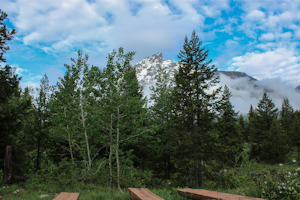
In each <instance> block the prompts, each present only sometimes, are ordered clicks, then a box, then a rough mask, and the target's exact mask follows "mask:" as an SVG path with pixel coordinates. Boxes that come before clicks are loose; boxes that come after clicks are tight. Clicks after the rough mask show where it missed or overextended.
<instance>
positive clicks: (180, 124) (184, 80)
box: [171, 31, 221, 187]
mask: <svg viewBox="0 0 300 200" xmlns="http://www.w3.org/2000/svg"><path fill="white" fill-rule="evenodd" d="M201 44H202V42H200V41H199V38H198V36H196V33H195V31H193V33H192V37H191V40H190V41H189V40H188V39H187V37H185V42H184V45H183V50H180V53H179V55H178V58H179V60H180V67H179V70H178V72H177V73H176V74H175V90H174V92H173V94H172V96H173V98H172V99H173V102H172V109H171V110H172V115H171V116H172V117H171V118H172V119H171V120H172V123H173V124H172V127H173V131H174V132H175V133H176V134H177V137H178V138H179V145H178V146H177V147H176V155H177V158H176V159H175V162H176V165H177V166H178V168H179V169H181V170H182V171H184V172H185V173H187V174H193V177H195V186H196V187H199V186H202V167H203V164H202V163H203V162H205V160H206V159H209V155H208V153H207V152H205V151H210V149H211V147H210V148H209V147H207V146H206V145H207V144H208V140H209V139H208V134H207V132H208V131H209V130H210V129H211V128H212V123H213V121H214V119H215V105H216V102H214V100H215V99H216V98H217V97H216V94H218V93H219V92H220V90H221V88H218V89H217V90H216V91H213V93H212V94H209V93H207V90H209V89H210V87H211V86H215V85H216V83H218V82H219V80H218V79H219V77H214V73H215V72H216V71H217V69H216V68H215V66H214V65H212V66H211V67H209V66H208V65H209V64H210V63H211V60H210V61H207V62H205V59H206V57H207V55H208V51H205V52H203V51H204V48H201Z"/></svg>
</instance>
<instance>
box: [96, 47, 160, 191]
mask: <svg viewBox="0 0 300 200" xmlns="http://www.w3.org/2000/svg"><path fill="white" fill-rule="evenodd" d="M133 55H134V52H129V53H127V54H124V52H123V48H119V51H118V52H116V51H115V50H114V51H113V52H112V53H111V54H109V55H108V62H107V66H106V68H104V69H103V71H101V70H98V71H97V72H95V73H98V75H97V77H98V79H97V80H98V82H97V84H98V87H99V89H100V91H101V92H100V93H101V94H105V95H103V96H102V99H101V101H100V102H101V103H100V104H101V105H99V106H101V107H102V108H103V113H101V114H102V116H101V117H99V118H98V117H95V118H96V120H97V122H98V125H99V127H101V128H102V130H103V131H105V132H106V134H107V135H108V136H109V168H110V187H111V186H112V179H113V170H112V156H113V154H114V155H115V158H116V165H117V172H116V174H117V187H118V189H119V190H120V191H122V190H121V187H120V167H121V163H120V153H122V151H121V148H120V146H121V144H122V143H124V142H128V141H129V140H134V139H135V138H137V137H138V136H146V133H153V132H154V131H155V126H153V127H143V123H144V120H145V119H146V118H147V115H148V113H147V112H146V109H145V108H142V105H143V104H144V103H145V100H141V98H140V96H139V95H133V93H136V91H137V90H138V87H139V85H138V82H137V79H132V77H133V75H134V73H135V70H125V69H127V66H128V65H129V63H130V61H131V60H132V56H133ZM124 88H126V90H125V91H126V92H124ZM121 111H122V112H121ZM125 132H126V133H127V134H124V133H125ZM128 133H129V134H128Z"/></svg>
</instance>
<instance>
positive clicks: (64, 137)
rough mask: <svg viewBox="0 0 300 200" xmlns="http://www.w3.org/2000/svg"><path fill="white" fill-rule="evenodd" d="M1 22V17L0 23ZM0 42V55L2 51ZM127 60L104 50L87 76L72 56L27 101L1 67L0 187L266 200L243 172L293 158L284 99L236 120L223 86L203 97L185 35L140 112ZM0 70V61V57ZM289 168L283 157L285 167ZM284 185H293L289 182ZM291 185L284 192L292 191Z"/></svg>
mask: <svg viewBox="0 0 300 200" xmlns="http://www.w3.org/2000/svg"><path fill="white" fill-rule="evenodd" d="M5 17H6V14H5V13H4V14H3V13H2V16H1V17H0V21H3V19H5ZM4 27H5V26H4ZM0 31H1V35H2V36H3V37H2V38H1V37H0V39H1V40H3V38H5V40H11V39H12V38H13V37H12V35H13V34H15V30H14V29H13V30H12V31H11V33H10V34H9V32H7V30H6V29H5V28H4V29H1V30H0ZM5 40H3V41H5ZM3 41H1V42H0V45H1V46H0V48H1V50H2V51H3V52H4V53H5V50H9V48H8V47H4V44H5V43H4V42H3ZM134 54H135V52H128V53H124V49H123V48H122V47H120V48H119V49H118V50H113V51H112V53H110V54H108V56H107V64H106V67H104V68H103V69H102V70H101V69H99V68H98V67H97V66H91V67H90V66H89V64H88V55H85V56H84V57H83V55H82V51H80V50H79V51H78V58H77V60H75V59H74V58H71V61H72V63H71V65H68V64H65V67H66V69H67V70H66V72H65V74H64V77H61V78H59V81H58V82H57V84H56V85H53V86H50V85H49V80H48V77H47V75H46V74H45V75H44V77H43V78H42V79H41V84H40V88H36V91H37V92H38V97H37V98H34V96H33V95H32V94H33V90H34V89H33V88H29V87H26V88H25V89H24V91H23V90H22V89H21V87H20V86H19V84H20V81H21V77H18V74H16V73H15V71H14V70H13V69H12V68H11V67H10V66H9V65H6V66H5V67H2V68H1V70H0V124H1V127H0V138H1V141H0V155H1V156H0V165H1V166H3V168H2V170H1V171H0V178H1V177H3V181H2V188H4V187H5V186H7V185H11V184H14V183H17V182H20V179H18V178H20V177H21V178H22V177H23V181H25V182H26V181H33V182H36V183H47V184H48V183H49V184H56V185H62V186H63V185H72V184H83V185H86V184H93V185H98V186H101V187H105V188H106V187H107V188H116V189H117V190H118V191H120V192H124V190H125V188H128V187H136V188H144V187H146V188H176V187H191V188H202V187H204V186H205V185H206V186H207V185H208V184H209V183H214V184H215V187H222V188H238V187H240V186H241V185H243V184H245V182H247V183H248V184H252V185H251V190H254V189H253V188H258V190H259V193H260V194H266V191H267V189H263V187H262V186H260V185H259V184H258V182H257V181H258V180H257V179H255V178H253V177H254V176H253V175H254V174H255V173H257V174H258V171H253V170H251V169H252V168H251V167H252V166H255V165H257V164H266V165H270V166H275V165H276V166H281V165H282V164H281V163H286V162H289V161H288V160H289V159H290V158H291V155H294V153H295V152H296V153H297V156H298V159H299V146H300V111H299V110H294V109H293V106H292V105H290V103H289V100H288V99H287V98H284V99H283V102H282V107H281V109H280V110H278V109H277V108H275V105H274V103H273V102H272V99H270V98H269V97H268V94H267V93H264V94H263V96H262V98H261V100H260V101H259V103H258V104H257V105H253V106H255V107H253V106H252V105H251V106H250V108H249V112H248V114H247V115H245V116H242V115H239V113H238V112H236V111H235V110H234V107H233V105H232V104H231V102H230V97H231V93H230V91H229V88H228V87H227V86H226V85H224V86H222V87H219V88H217V89H216V90H214V91H213V92H209V89H210V88H211V87H213V86H215V85H216V84H217V83H219V77H214V76H213V75H214V73H215V72H216V71H217V68H216V67H215V66H214V65H211V64H210V63H211V62H212V61H211V60H209V61H207V60H206V57H207V55H208V50H205V48H204V47H202V42H201V41H199V38H198V36H197V35H196V32H195V31H193V33H192V35H191V38H190V39H188V38H187V37H186V38H185V42H184V44H183V49H182V50H180V53H179V54H178V59H179V60H180V63H181V66H180V67H179V69H178V70H177V71H176V72H175V76H174V79H172V80H171V79H170V77H169V76H168V75H167V74H166V73H165V72H164V71H163V70H162V69H159V73H158V75H157V77H156V78H157V83H156V87H152V88H151V95H150V96H151V97H150V100H153V101H154V104H153V105H152V106H147V103H148V99H146V98H144V97H143V92H142V91H143V88H142V87H141V86H139V84H138V80H137V78H136V71H135V69H134V68H133V67H132V65H131V63H130V61H132V60H133V56H134ZM0 62H4V63H5V62H6V60H5V59H4V58H3V53H1V57H0ZM169 82H170V83H171V84H168V83H169ZM7 146H10V147H11V148H12V167H13V168H12V170H13V173H14V174H15V176H14V175H13V176H7V173H9V172H8V170H7V169H6V168H5V165H4V163H5V156H4V155H5V153H6V147H7ZM295 162H296V159H295V158H293V161H292V163H291V164H295V165H293V167H294V166H297V165H296V164H297V163H295ZM294 168H295V167H294ZM258 175H261V174H258ZM273 175H274V174H273ZM16 177H17V178H16ZM265 177H266V176H265ZM267 177H268V176H267ZM264 180H266V179H264ZM272 180H273V179H272ZM297 180H298V179H297ZM276 184H277V183H276ZM278 184H279V183H278ZM293 184H296V186H298V185H297V184H298V182H297V181H296V183H293ZM296 186H295V189H294V190H293V192H295V191H298V192H299V191H300V188H299V187H298V188H297V189H296ZM249 187H250V186H249ZM211 188H213V186H211ZM286 191H287V192H286V193H284V195H285V196H286V195H290V193H288V190H286ZM280 194H281V192H280V189H279V190H278V193H276V195H280ZM291 194H292V193H291ZM293 194H294V193H293ZM254 195H255V194H254ZM268 195H269V196H268V197H270V196H271V195H272V194H268ZM270 198H271V197H270Z"/></svg>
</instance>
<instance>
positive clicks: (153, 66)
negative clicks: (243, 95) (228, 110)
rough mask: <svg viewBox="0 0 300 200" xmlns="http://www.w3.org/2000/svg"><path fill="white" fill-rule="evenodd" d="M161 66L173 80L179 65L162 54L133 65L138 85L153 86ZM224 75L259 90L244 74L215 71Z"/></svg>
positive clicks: (254, 80) (255, 80)
mask: <svg viewBox="0 0 300 200" xmlns="http://www.w3.org/2000/svg"><path fill="white" fill-rule="evenodd" d="M159 66H161V67H162V68H163V69H164V70H165V71H166V72H167V74H169V75H170V77H171V78H174V70H175V69H178V68H179V63H178V62H176V63H173V61H172V59H169V60H165V59H164V58H163V55H162V53H161V52H160V53H157V54H154V55H152V56H151V57H147V58H144V59H142V60H141V61H139V62H138V63H136V64H135V65H134V67H135V69H136V72H137V79H138V81H139V83H140V84H141V85H142V86H144V88H145V87H149V86H150V85H154V84H155V82H156V79H155V76H156V75H157V69H158V68H159ZM221 74H222V75H225V76H227V77H229V78H230V79H239V78H247V80H248V81H249V84H251V85H253V87H254V88H261V86H258V85H257V84H256V83H257V82H259V81H258V80H257V79H255V78H253V77H251V76H249V75H247V74H246V73H244V72H238V71H217V72H216V75H221ZM235 89H237V90H244V89H245V88H243V87H241V88H239V87H237V86H235ZM262 89H263V90H264V91H266V92H274V91H271V90H270V89H267V88H262ZM295 91H297V92H299V93H300V86H297V87H296V88H295Z"/></svg>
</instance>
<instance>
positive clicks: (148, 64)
mask: <svg viewBox="0 0 300 200" xmlns="http://www.w3.org/2000/svg"><path fill="white" fill-rule="evenodd" d="M159 66H161V67H162V68H163V69H164V70H165V71H166V72H167V74H169V75H170V78H174V70H175V69H178V67H179V63H178V62H177V63H173V61H172V59H169V60H165V59H164V58H163V55H162V53H161V52H160V53H158V54H154V55H153V56H151V57H147V58H144V59H142V60H141V61H139V62H138V63H136V64H135V65H134V67H135V69H136V72H137V79H138V81H139V84H140V85H142V86H144V90H143V91H144V96H147V97H148V99H149V98H150V92H151V91H150V89H149V88H150V86H154V87H155V82H156V79H155V76H156V75H157V69H158V68H159ZM215 75H216V76H218V75H219V76H220V83H219V84H218V86H224V85H225V84H226V85H227V86H228V87H229V89H230V92H231V93H232V97H231V102H232V103H233V105H234V106H235V109H236V111H240V113H242V114H245V113H247V112H248V111H249V108H250V105H253V107H256V105H257V103H258V102H259V101H260V99H261V98H262V96H263V93H264V92H267V93H268V95H269V97H270V98H271V99H272V100H273V102H274V103H275V105H276V107H277V108H279V109H280V108H281V104H282V101H283V98H284V97H288V99H289V100H290V103H291V105H293V106H294V108H295V109H300V102H299V100H298V99H299V98H300V86H297V87H296V88H295V89H294V88H291V87H290V86H289V85H286V83H284V82H282V81H280V79H279V78H277V79H276V78H275V79H264V80H261V81H260V80H257V79H255V78H253V77H251V76H249V75H247V74H246V73H244V72H238V71H217V72H216V74H215ZM213 89H214V88H213ZM295 91H297V92H295ZM298 92H299V93H298ZM151 104H152V103H151V102H150V105H151Z"/></svg>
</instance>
